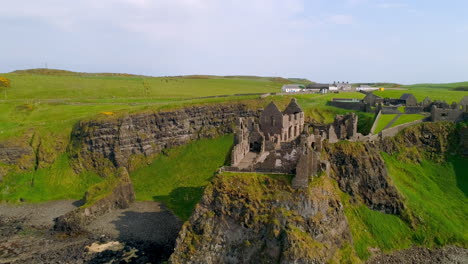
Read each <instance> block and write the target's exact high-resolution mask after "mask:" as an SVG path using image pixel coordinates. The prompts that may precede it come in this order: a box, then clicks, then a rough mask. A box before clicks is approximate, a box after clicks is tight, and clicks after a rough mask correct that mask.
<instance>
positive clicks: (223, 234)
mask: <svg viewBox="0 0 468 264" xmlns="http://www.w3.org/2000/svg"><path fill="white" fill-rule="evenodd" d="M312 185H313V186H310V188H308V189H305V190H301V191H299V190H293V189H292V188H291V183H290V179H289V178H288V177H286V176H277V177H273V176H266V175H260V174H231V173H225V174H222V175H219V176H217V177H216V178H215V179H214V181H213V183H212V184H211V185H210V186H209V187H207V189H206V191H205V194H204V196H203V198H202V201H201V202H200V203H199V205H198V206H197V208H196V209H195V212H194V214H193V215H192V217H191V218H190V220H189V221H188V222H186V223H185V224H184V226H183V228H182V231H181V232H180V233H179V238H178V239H177V245H176V249H175V252H174V254H173V255H172V256H171V258H170V262H171V263H323V262H326V261H328V260H330V259H332V258H333V257H334V255H337V253H338V252H339V250H340V249H341V248H343V247H344V246H345V245H346V244H349V243H350V241H351V238H350V233H349V230H348V224H347V221H346V218H345V216H344V214H343V210H342V204H341V203H340V200H339V197H337V195H336V194H335V191H334V189H335V186H334V185H333V183H332V182H331V181H330V179H329V178H328V177H326V176H322V177H321V178H319V179H316V180H315V181H314V183H313V184H312Z"/></svg>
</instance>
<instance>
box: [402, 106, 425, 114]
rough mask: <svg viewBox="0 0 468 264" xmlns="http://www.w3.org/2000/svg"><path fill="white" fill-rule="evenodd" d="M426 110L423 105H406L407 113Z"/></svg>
mask: <svg viewBox="0 0 468 264" xmlns="http://www.w3.org/2000/svg"><path fill="white" fill-rule="evenodd" d="M423 111H424V107H422V106H407V107H405V114H419V113H421V112H423Z"/></svg>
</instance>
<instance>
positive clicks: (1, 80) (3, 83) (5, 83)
mask: <svg viewBox="0 0 468 264" xmlns="http://www.w3.org/2000/svg"><path fill="white" fill-rule="evenodd" d="M10 85H11V82H10V79H8V78H5V77H0V87H10Z"/></svg>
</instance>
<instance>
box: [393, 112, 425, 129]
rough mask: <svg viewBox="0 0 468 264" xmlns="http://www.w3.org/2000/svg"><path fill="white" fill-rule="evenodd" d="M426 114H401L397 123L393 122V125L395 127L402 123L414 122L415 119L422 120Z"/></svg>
mask: <svg viewBox="0 0 468 264" xmlns="http://www.w3.org/2000/svg"><path fill="white" fill-rule="evenodd" d="M425 117H426V116H424V115H421V114H407V115H401V116H400V117H399V118H398V119H397V120H396V121H395V123H393V125H392V126H391V127H395V126H398V125H402V124H406V123H409V122H413V121H416V120H421V119H423V118H425Z"/></svg>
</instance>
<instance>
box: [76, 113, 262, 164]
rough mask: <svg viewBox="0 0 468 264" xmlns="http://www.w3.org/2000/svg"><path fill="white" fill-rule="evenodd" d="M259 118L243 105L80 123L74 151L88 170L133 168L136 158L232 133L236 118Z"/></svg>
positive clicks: (77, 127)
mask: <svg viewBox="0 0 468 264" xmlns="http://www.w3.org/2000/svg"><path fill="white" fill-rule="evenodd" d="M258 115H259V111H256V110H250V109H249V108H248V107H247V106H246V105H243V104H231V105H227V104H226V105H224V104H219V105H210V106H194V107H187V108H184V109H180V110H175V111H170V112H147V113H138V114H130V115H127V116H125V117H121V118H118V119H110V118H108V119H104V120H94V121H87V122H80V123H79V124H78V125H77V126H76V127H75V129H74V130H73V132H72V150H73V151H74V154H75V156H76V157H79V160H80V161H81V165H82V166H84V167H86V168H87V169H90V168H99V167H105V166H108V165H111V166H112V165H113V166H115V167H127V168H130V169H131V167H132V158H133V157H135V156H140V157H141V156H144V157H151V156H152V155H154V154H157V153H160V152H161V151H162V150H164V149H166V148H172V147H175V146H178V145H182V144H185V143H188V142H189V141H191V140H195V139H200V138H209V137H214V136H217V135H220V134H225V133H232V132H233V127H234V122H235V119H236V118H238V117H258ZM107 160H109V161H110V164H108V163H107Z"/></svg>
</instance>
